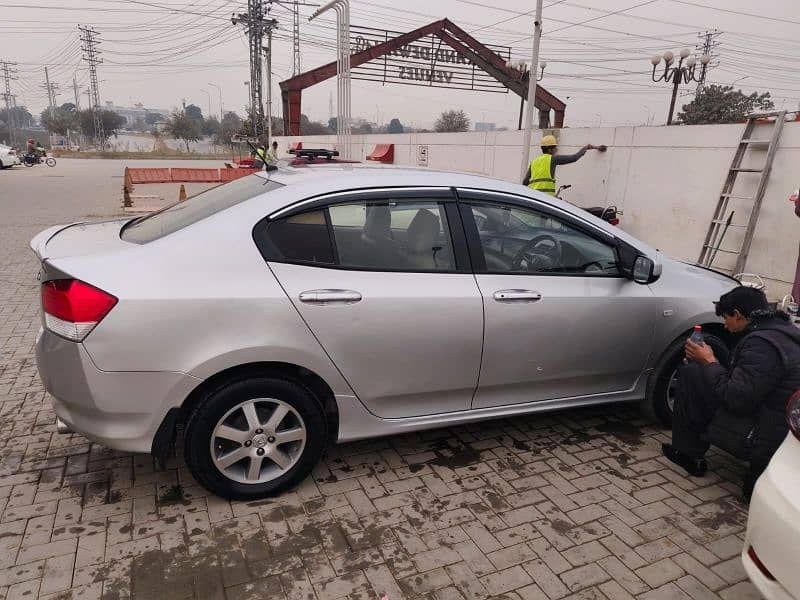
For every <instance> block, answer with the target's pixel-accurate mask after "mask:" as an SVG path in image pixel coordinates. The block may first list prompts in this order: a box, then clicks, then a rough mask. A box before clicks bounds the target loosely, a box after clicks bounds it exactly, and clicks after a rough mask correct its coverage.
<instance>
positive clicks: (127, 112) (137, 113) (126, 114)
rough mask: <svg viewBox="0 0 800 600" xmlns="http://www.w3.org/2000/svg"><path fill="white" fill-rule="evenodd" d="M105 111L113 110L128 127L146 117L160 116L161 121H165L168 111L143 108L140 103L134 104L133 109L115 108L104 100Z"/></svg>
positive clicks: (112, 103)
mask: <svg viewBox="0 0 800 600" xmlns="http://www.w3.org/2000/svg"><path fill="white" fill-rule="evenodd" d="M105 108H106V110H113V111H114V112H115V113H117V114H118V115H119V116H121V117H122V118H124V119H125V125H126V126H128V127H130V126H131V125H133V124H134V123H135V122H136V121H137V120H139V119H141V120H142V121H144V120H146V117H147V115H152V114H156V115H160V116H161V117H162V119H166V118H167V116H168V115H169V113H170V111H168V110H167V109H165V108H145V106H144V105H143V104H141V103H136V104H134V105H133V107H127V106H116V105H115V104H114V102H113V101H111V100H106V106H105Z"/></svg>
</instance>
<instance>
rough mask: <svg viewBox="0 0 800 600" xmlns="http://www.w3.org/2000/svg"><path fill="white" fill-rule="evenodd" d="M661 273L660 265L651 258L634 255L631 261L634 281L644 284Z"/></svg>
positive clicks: (651, 281) (652, 280)
mask: <svg viewBox="0 0 800 600" xmlns="http://www.w3.org/2000/svg"><path fill="white" fill-rule="evenodd" d="M660 275H661V265H657V264H656V263H655V262H654V261H653V259H651V258H648V257H646V256H643V255H641V254H640V255H639V256H637V257H636V260H635V261H634V262H633V280H634V281H635V282H636V283H641V284H642V285H646V284H648V283H653V282H654V281H655V280H656V279H658V278H659V276H660Z"/></svg>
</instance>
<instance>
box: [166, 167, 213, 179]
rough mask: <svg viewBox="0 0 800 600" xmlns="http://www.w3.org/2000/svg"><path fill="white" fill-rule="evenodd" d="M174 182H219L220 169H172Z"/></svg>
mask: <svg viewBox="0 0 800 600" xmlns="http://www.w3.org/2000/svg"><path fill="white" fill-rule="evenodd" d="M170 171H171V174H172V183H219V169H184V168H177V167H173V168H172V169H170Z"/></svg>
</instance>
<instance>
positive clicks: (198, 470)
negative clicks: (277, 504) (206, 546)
mask: <svg viewBox="0 0 800 600" xmlns="http://www.w3.org/2000/svg"><path fill="white" fill-rule="evenodd" d="M326 439H327V436H326V427H325V418H324V416H323V413H322V410H321V409H320V406H319V403H318V402H317V401H316V399H315V398H314V397H313V396H312V395H311V394H310V393H309V392H308V391H307V390H306V389H305V388H303V387H302V386H300V385H298V384H296V383H294V382H291V381H286V380H283V379H276V378H272V377H261V378H250V379H244V380H239V381H234V382H230V383H228V384H226V385H224V386H223V387H221V388H218V389H217V390H215V391H213V392H211V393H209V394H207V395H206V397H205V398H203V399H202V400H201V401H200V402H199V404H198V405H197V408H196V409H195V410H194V412H193V413H192V414H191V416H190V417H189V420H188V422H187V424H186V433H185V439H184V455H185V458H186V463H187V464H188V466H189V469H190V471H191V472H192V475H193V476H194V478H195V479H196V480H197V481H198V483H200V484H201V485H202V486H203V487H205V488H206V489H208V490H210V491H212V492H214V493H215V494H218V495H219V496H223V497H225V498H230V499H234V500H253V499H256V498H263V497H265V496H269V495H272V494H277V493H280V492H282V491H284V490H287V489H289V488H291V487H292V486H294V485H296V484H297V483H299V482H300V481H301V480H302V479H303V478H304V477H306V476H307V475H308V473H309V472H310V471H311V469H312V468H313V467H314V465H315V464H316V462H317V461H318V460H319V458H320V456H321V455H322V452H323V450H324V448H325V440H326Z"/></svg>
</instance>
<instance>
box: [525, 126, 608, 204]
mask: <svg viewBox="0 0 800 600" xmlns="http://www.w3.org/2000/svg"><path fill="white" fill-rule="evenodd" d="M539 145H540V146H541V148H542V155H541V156H538V157H536V158H534V159H533V160H532V161H531V166H530V167H529V168H528V172H527V173H526V174H525V179H524V180H523V181H522V185H527V186H528V187H529V188H533V189H534V190H539V191H540V192H544V193H545V194H550V195H551V196H555V195H556V166H557V165H568V164H570V163H574V162H575V161H577V160H578V159H579V158H581V157H582V156H583V155H584V154H586V151H587V150H599V151H600V152H605V151H606V147H605V146H592V145H591V144H586V145H585V146H584V147H583V148H581V149H580V150H578V151H577V152H576V153H575V154H558V153H557V151H558V141H557V140H556V138H555V136H554V135H546V136H544V137H543V138H542V141H541V142H540V143H539Z"/></svg>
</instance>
